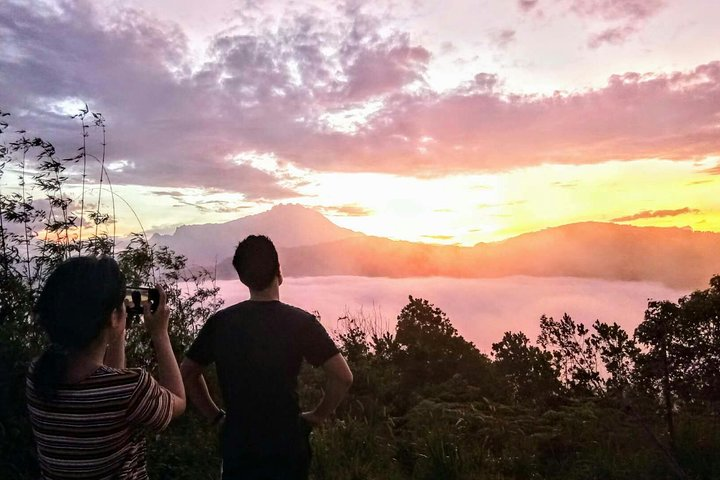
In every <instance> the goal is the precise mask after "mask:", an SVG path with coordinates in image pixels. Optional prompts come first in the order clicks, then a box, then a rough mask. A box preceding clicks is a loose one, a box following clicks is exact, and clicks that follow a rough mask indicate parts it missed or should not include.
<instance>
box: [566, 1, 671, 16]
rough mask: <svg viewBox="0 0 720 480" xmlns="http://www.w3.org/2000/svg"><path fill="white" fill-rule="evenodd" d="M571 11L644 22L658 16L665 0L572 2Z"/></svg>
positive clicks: (584, 14)
mask: <svg viewBox="0 0 720 480" xmlns="http://www.w3.org/2000/svg"><path fill="white" fill-rule="evenodd" d="M571 1H572V5H571V9H572V10H573V11H574V12H575V13H577V14H579V15H583V16H590V17H598V18H602V19H605V20H618V19H632V20H644V19H647V18H650V17H652V16H653V15H655V14H657V13H658V12H659V11H660V10H661V9H662V8H663V7H664V6H665V0H571Z"/></svg>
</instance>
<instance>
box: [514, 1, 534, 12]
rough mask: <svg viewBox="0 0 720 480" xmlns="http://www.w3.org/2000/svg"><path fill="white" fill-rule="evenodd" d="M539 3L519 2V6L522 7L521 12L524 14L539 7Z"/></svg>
mask: <svg viewBox="0 0 720 480" xmlns="http://www.w3.org/2000/svg"><path fill="white" fill-rule="evenodd" d="M538 3H539V1H538V0H518V6H519V7H520V10H522V11H524V12H529V11H530V10H532V9H534V8H535V7H537V5H538Z"/></svg>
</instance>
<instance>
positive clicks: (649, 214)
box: [611, 207, 700, 222]
mask: <svg viewBox="0 0 720 480" xmlns="http://www.w3.org/2000/svg"><path fill="white" fill-rule="evenodd" d="M688 213H700V210H698V209H694V208H692V209H691V208H688V207H685V208H680V209H677V210H645V211H643V212H638V213H635V214H632V215H628V216H625V217H618V218H613V219H612V220H611V222H632V221H633V220H642V219H645V218H660V217H676V216H678V215H686V214H688Z"/></svg>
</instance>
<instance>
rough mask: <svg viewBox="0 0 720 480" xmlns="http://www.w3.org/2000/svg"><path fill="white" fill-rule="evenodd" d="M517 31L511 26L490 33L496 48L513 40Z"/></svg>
mask: <svg viewBox="0 0 720 480" xmlns="http://www.w3.org/2000/svg"><path fill="white" fill-rule="evenodd" d="M516 33H517V32H516V31H515V30H513V29H511V28H506V29H504V30H500V31H498V32H495V33H493V34H492V35H491V41H492V43H493V44H494V45H495V46H497V47H498V48H505V47H507V46H508V45H510V44H511V43H513V42H514V41H515V34H516Z"/></svg>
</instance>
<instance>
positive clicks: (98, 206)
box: [95, 123, 106, 238]
mask: <svg viewBox="0 0 720 480" xmlns="http://www.w3.org/2000/svg"><path fill="white" fill-rule="evenodd" d="M105 133H106V132H105V124H104V123H103V124H102V136H103V140H102V155H101V160H100V190H99V191H98V200H97V211H96V212H95V214H96V217H95V237H96V238H97V236H98V227H99V226H100V224H99V223H98V222H97V218H98V216H100V199H101V198H102V187H103V173H104V172H105Z"/></svg>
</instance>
